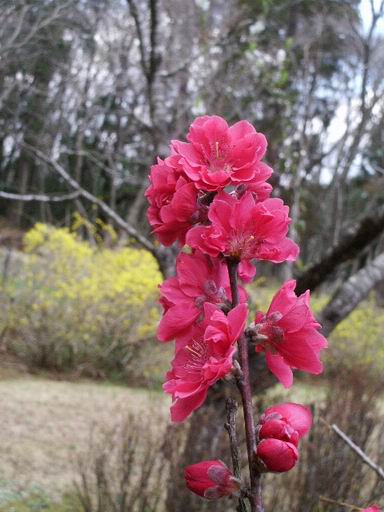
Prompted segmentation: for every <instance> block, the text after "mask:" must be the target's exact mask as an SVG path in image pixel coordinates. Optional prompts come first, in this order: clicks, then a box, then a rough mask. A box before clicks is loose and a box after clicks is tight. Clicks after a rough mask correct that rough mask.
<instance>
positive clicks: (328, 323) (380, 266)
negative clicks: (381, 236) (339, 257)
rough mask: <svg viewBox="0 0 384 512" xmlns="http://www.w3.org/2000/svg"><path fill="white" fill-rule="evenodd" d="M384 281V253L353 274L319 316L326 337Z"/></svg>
mask: <svg viewBox="0 0 384 512" xmlns="http://www.w3.org/2000/svg"><path fill="white" fill-rule="evenodd" d="M383 280H384V253H383V254H380V255H379V256H377V257H376V258H375V259H374V260H373V261H372V262H371V263H368V264H367V265H366V266H365V267H363V268H362V269H361V270H359V271H358V272H356V273H355V274H353V275H352V276H351V277H350V278H349V279H348V280H347V281H346V282H345V283H344V284H343V285H342V286H341V288H340V289H339V290H338V291H337V292H336V293H335V295H334V296H333V297H332V299H331V300H330V302H329V303H328V304H327V305H326V307H325V308H324V309H323V311H322V312H321V314H320V315H319V322H320V323H321V324H322V326H323V330H322V332H323V334H324V336H328V335H329V334H330V332H331V331H332V330H333V329H334V328H335V327H336V325H337V324H338V323H340V322H341V321H342V320H344V318H346V317H347V316H348V315H349V314H350V313H351V312H352V311H353V310H354V309H355V307H356V306H357V305H358V304H360V302H361V301H362V300H364V299H365V298H366V297H367V295H368V293H369V292H370V291H371V290H372V288H373V287H374V286H375V285H376V284H378V283H380V282H381V281H383Z"/></svg>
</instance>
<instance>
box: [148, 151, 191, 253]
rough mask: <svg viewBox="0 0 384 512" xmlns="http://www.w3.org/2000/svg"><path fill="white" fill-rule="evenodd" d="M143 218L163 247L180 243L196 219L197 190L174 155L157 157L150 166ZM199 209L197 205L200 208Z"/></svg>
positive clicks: (183, 240)
mask: <svg viewBox="0 0 384 512" xmlns="http://www.w3.org/2000/svg"><path fill="white" fill-rule="evenodd" d="M149 179H150V182H151V183H150V185H149V187H148V188H147V190H146V192H145V196H146V197H147V199H148V202H149V208H148V212H147V217H148V221H149V223H150V225H151V226H152V228H153V232H154V233H155V234H156V236H157V238H158V239H159V241H160V242H161V243H162V244H163V245H166V246H169V245H172V244H173V243H174V242H175V241H176V240H178V241H179V242H180V243H181V244H182V245H184V242H185V234H186V232H187V231H188V229H189V228H190V227H191V226H192V225H193V224H194V223H196V222H197V221H198V220H199V215H200V212H199V204H198V191H197V190H196V187H195V186H194V184H193V183H191V182H190V181H189V180H188V179H187V177H186V176H185V174H184V173H183V170H182V169H181V167H180V165H179V159H178V158H177V157H175V156H171V157H169V158H166V159H165V160H164V161H163V160H161V159H160V158H159V159H158V161H157V164H156V165H153V166H152V167H151V174H150V178H149ZM200 209H201V208H200Z"/></svg>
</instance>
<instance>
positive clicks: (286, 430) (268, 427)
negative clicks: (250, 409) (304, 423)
mask: <svg viewBox="0 0 384 512" xmlns="http://www.w3.org/2000/svg"><path fill="white" fill-rule="evenodd" d="M270 438H273V439H280V440H281V441H287V442H289V443H292V444H294V445H295V446H297V444H298V442H299V434H298V432H297V431H296V430H295V429H294V428H292V427H291V425H289V423H287V422H286V421H285V420H283V419H268V418H267V419H266V421H265V422H264V423H263V424H262V425H261V427H260V430H259V439H270Z"/></svg>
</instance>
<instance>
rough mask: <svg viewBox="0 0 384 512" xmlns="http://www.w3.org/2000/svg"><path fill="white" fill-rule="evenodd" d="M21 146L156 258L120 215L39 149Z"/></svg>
mask: <svg viewBox="0 0 384 512" xmlns="http://www.w3.org/2000/svg"><path fill="white" fill-rule="evenodd" d="M22 145H23V146H24V147H25V148H26V149H28V150H29V151H31V152H32V153H33V154H34V155H35V156H36V157H37V158H39V159H40V160H41V161H43V162H45V163H46V164H49V165H51V166H52V167H53V169H54V170H55V171H56V172H57V173H58V174H59V175H60V176H61V177H62V178H63V180H64V181H65V182H66V183H68V185H70V186H71V187H72V188H73V189H74V190H75V191H76V192H77V193H78V195H79V196H82V197H84V198H85V199H87V200H88V201H89V202H91V203H92V204H95V205H97V206H98V207H99V208H100V210H101V211H102V212H104V213H105V215H107V216H108V217H109V218H110V219H112V220H113V221H114V222H115V223H116V224H117V225H118V226H119V227H120V228H121V229H123V230H124V231H125V232H126V233H128V235H129V236H131V237H132V238H133V239H134V240H136V241H137V242H138V243H139V244H140V245H142V246H143V247H144V248H145V249H147V250H148V251H150V252H151V253H152V254H153V255H154V256H155V257H156V258H157V257H158V251H157V250H156V247H155V246H154V245H153V244H152V242H150V241H149V240H148V239H147V238H145V237H144V236H143V235H142V234H140V233H139V232H138V231H137V229H135V228H134V227H133V226H131V225H130V224H129V223H128V222H126V221H125V220H124V219H123V218H122V217H120V215H119V214H118V213H117V212H115V211H114V210H112V208H110V207H109V206H108V205H107V204H106V203H105V202H104V201H103V200H102V199H99V198H98V197H96V196H94V195H93V194H91V193H90V192H89V191H88V190H86V189H84V188H83V187H82V186H81V185H80V184H79V183H78V182H77V181H76V180H75V179H74V178H72V176H71V175H70V174H68V172H67V171H66V170H65V169H64V167H62V166H61V165H60V164H59V163H58V162H56V160H53V159H52V158H50V157H49V156H47V155H46V154H44V153H42V152H41V151H40V150H39V149H37V148H35V147H33V146H30V145H29V144H26V143H22Z"/></svg>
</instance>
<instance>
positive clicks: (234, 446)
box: [224, 398, 247, 512]
mask: <svg viewBox="0 0 384 512" xmlns="http://www.w3.org/2000/svg"><path fill="white" fill-rule="evenodd" d="M226 409H227V423H226V424H225V425H224V426H225V430H226V431H227V432H228V437H229V445H230V449H231V458H232V467H233V474H234V475H235V477H236V478H237V479H238V480H240V481H241V469H240V455H239V443H238V441H237V434H236V415H237V409H238V404H237V402H236V401H235V400H233V399H232V398H227V402H226ZM237 510H238V512H247V507H246V505H245V503H244V499H243V497H242V496H240V497H239V505H238V509H237Z"/></svg>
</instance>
